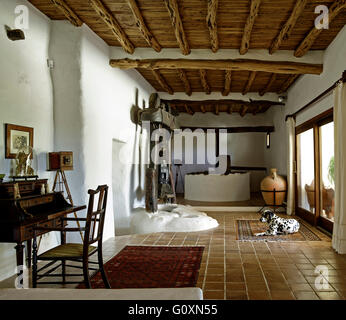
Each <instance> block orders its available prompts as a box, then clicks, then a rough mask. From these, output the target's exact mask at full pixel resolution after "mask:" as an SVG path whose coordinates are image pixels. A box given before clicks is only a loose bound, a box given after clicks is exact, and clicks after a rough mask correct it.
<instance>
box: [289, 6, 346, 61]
mask: <svg viewBox="0 0 346 320" xmlns="http://www.w3.org/2000/svg"><path fill="white" fill-rule="evenodd" d="M345 8H346V0H335V1H334V2H333V4H332V5H331V6H330V7H329V23H332V21H333V20H334V18H335V17H336V16H337V15H338V14H339V13H340V12H341V11H342V10H343V9H345ZM322 31H323V29H317V28H316V27H315V26H314V27H313V28H312V29H311V31H310V32H309V34H308V35H307V36H306V38H305V39H304V40H303V41H302V42H301V43H300V45H299V46H298V48H297V49H296V51H295V53H294V56H295V57H302V56H304V55H305V54H306V53H307V52H308V51H309V50H310V48H311V47H312V45H313V44H314V42H315V40H316V39H317V37H318V36H319V35H320V34H321V32H322Z"/></svg>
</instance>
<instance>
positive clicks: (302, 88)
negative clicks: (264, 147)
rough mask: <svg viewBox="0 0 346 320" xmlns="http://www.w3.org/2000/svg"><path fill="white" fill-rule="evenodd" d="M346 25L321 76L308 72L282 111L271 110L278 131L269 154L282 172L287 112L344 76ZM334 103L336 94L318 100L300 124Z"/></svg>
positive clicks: (326, 57) (299, 119)
mask: <svg viewBox="0 0 346 320" xmlns="http://www.w3.org/2000/svg"><path fill="white" fill-rule="evenodd" d="M345 57H346V26H344V28H343V29H342V30H341V31H340V32H339V34H338V35H337V37H336V38H335V39H334V41H333V42H332V43H331V44H330V46H329V47H328V48H327V50H326V52H325V54H324V62H323V70H324V71H323V73H322V74H321V75H319V76H313V75H304V76H302V77H300V78H299V79H298V81H297V82H295V84H294V85H293V86H292V87H291V88H290V89H289V91H288V99H287V103H286V106H285V109H284V112H281V111H280V110H278V109H272V110H271V117H272V118H273V120H274V124H275V129H276V133H275V134H274V135H273V137H272V142H273V149H272V153H271V154H270V155H269V158H270V159H271V162H272V163H273V166H275V167H277V168H279V172H283V173H286V172H287V169H286V159H287V156H286V155H287V151H286V135H287V133H286V124H285V116H286V115H287V114H291V113H293V112H295V111H297V110H298V109H300V108H301V107H303V106H304V105H306V104H307V103H309V102H310V101H311V100H312V99H314V98H315V97H317V96H318V95H319V94H320V93H322V92H323V91H324V90H326V89H327V88H329V87H330V86H331V85H332V84H333V83H335V81H337V80H338V79H340V77H341V75H342V72H343V71H344V70H346V58H345ZM332 107H333V94H331V95H329V96H328V97H327V98H325V99H323V100H321V101H319V102H318V103H315V104H314V105H313V106H311V107H309V108H308V109H307V110H306V111H304V112H302V113H301V114H299V115H298V116H297V119H296V122H297V125H299V124H301V123H304V122H305V121H307V120H309V119H311V118H313V117H314V116H316V115H318V114H320V113H322V112H323V111H325V110H328V109H330V108H332Z"/></svg>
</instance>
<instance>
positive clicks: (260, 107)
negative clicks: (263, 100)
mask: <svg viewBox="0 0 346 320" xmlns="http://www.w3.org/2000/svg"><path fill="white" fill-rule="evenodd" d="M262 109H263V106H258V107H257V108H255V109H254V111H253V112H252V114H253V115H254V116H255V115H256V114H257V113H261V112H262Z"/></svg>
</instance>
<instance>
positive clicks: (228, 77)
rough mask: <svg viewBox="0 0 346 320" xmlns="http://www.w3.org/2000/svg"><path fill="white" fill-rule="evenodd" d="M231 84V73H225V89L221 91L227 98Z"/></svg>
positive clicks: (227, 71) (228, 71)
mask: <svg viewBox="0 0 346 320" xmlns="http://www.w3.org/2000/svg"><path fill="white" fill-rule="evenodd" d="M231 83H232V71H230V70H226V71H225V88H224V90H223V91H222V95H223V96H228V95H229V93H230V92H231Z"/></svg>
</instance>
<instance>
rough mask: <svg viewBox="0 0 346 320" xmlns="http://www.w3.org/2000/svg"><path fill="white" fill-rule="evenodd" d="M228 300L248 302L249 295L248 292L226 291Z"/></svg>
mask: <svg viewBox="0 0 346 320" xmlns="http://www.w3.org/2000/svg"><path fill="white" fill-rule="evenodd" d="M226 299H227V300H247V299H248V297H247V294H246V291H244V290H241V291H236V290H234V291H233V290H231V291H226Z"/></svg>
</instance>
